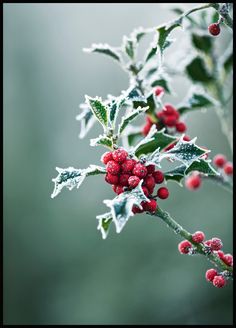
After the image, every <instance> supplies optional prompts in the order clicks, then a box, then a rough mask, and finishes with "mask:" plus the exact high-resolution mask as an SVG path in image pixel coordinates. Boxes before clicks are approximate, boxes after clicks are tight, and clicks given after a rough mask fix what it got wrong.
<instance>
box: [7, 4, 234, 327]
mask: <svg viewBox="0 0 236 328" xmlns="http://www.w3.org/2000/svg"><path fill="white" fill-rule="evenodd" d="M193 5H196V4H188V5H187V4H185V7H189V6H193ZM173 6H176V4H175V5H173V4H4V323H5V324H18V325H19V324H25V325H29V324H35V325H37V324H42V325H44V324H159V325H160V324H170V325H173V324H179V325H181V324H183V325H185V324H190V325H195V324H209V325H219V324H232V283H229V285H228V286H227V287H226V288H224V289H222V290H221V289H217V288H213V287H212V286H211V285H210V284H208V283H207V282H206V281H205V278H204V274H205V271H206V270H207V269H208V268H209V267H211V265H210V263H208V262H207V261H206V259H205V258H202V257H197V256H196V257H186V256H181V255H180V254H179V253H178V250H177V244H178V242H179V241H180V239H179V238H178V237H177V236H176V235H174V234H173V233H172V232H171V231H169V229H168V228H167V227H166V226H165V224H163V222H160V221H158V219H156V218H152V217H149V216H148V217H147V216H145V215H137V216H135V217H133V218H132V219H131V220H130V221H129V223H128V224H127V226H126V227H125V229H124V230H123V232H122V233H121V234H118V235H117V234H116V233H115V231H114V229H112V231H111V232H110V234H109V237H108V239H107V240H105V241H104V240H102V238H101V235H100V232H99V231H97V229H96V226H97V220H96V218H95V217H96V215H97V214H101V213H104V212H105V211H106V207H105V205H104V204H103V202H102V201H103V199H111V198H112V197H113V196H114V194H113V192H112V191H111V188H110V186H109V185H107V184H106V183H104V181H103V177H101V176H98V177H93V178H88V179H87V180H86V182H85V183H84V184H83V185H82V187H81V189H80V190H79V191H77V190H73V191H71V192H69V191H68V190H67V189H66V190H63V192H62V193H61V194H60V195H59V196H58V197H57V198H56V199H54V200H52V199H51V198H50V194H51V192H52V190H53V183H52V181H51V179H52V178H53V177H55V176H56V175H57V173H56V171H55V166H59V167H67V166H74V167H80V168H85V167H87V166H88V165H89V164H90V163H93V164H99V159H100V156H101V154H102V153H103V149H102V148H101V149H100V148H99V147H97V148H91V147H89V138H92V137H96V136H98V134H99V133H100V132H101V130H100V127H99V126H98V125H96V127H95V128H94V129H93V130H92V131H91V132H90V133H89V135H88V138H85V139H84V140H80V139H78V134H79V123H78V122H77V121H76V120H75V116H76V115H77V114H78V113H79V108H78V105H79V103H81V102H83V101H84V94H88V95H90V96H95V95H99V96H102V97H104V98H105V97H106V95H107V94H108V93H110V94H113V95H119V94H120V91H121V90H123V89H126V88H127V86H128V78H127V76H126V75H125V73H124V72H123V71H122V70H121V69H120V68H119V67H118V65H116V64H115V63H113V62H112V60H110V59H109V58H106V57H105V56H102V55H97V54H92V55H89V54H86V53H83V52H82V48H83V47H88V46H90V44H91V43H93V42H97V43H98V42H103V43H106V42H107V43H109V44H111V45H113V46H118V45H120V43H121V40H122V36H123V35H124V34H129V33H130V32H131V31H132V30H133V28H135V27H139V26H144V27H151V26H155V25H158V24H160V23H163V22H165V21H167V20H169V19H171V18H174V14H173V13H172V12H171V11H170V9H171V8H173ZM175 35H177V37H178V38H180V39H181V40H182V41H181V42H182V43H181V44H182V45H183V46H184V45H185V46H186V49H187V47H189V46H188V44H187V41H186V34H185V33H184V32H183V31H181V30H180V31H177V32H176V33H175ZM228 37H229V33H227V32H226V31H223V33H222V35H221V36H220V37H219V38H218V39H217V40H216V41H215V42H222V43H224V42H226V41H227V38H228ZM220 40H221V41H220ZM149 41H150V40H149ZM184 42H185V43H184ZM146 45H147V44H146ZM178 45H179V43H178V42H177V43H175V44H173V45H172V46H171V47H170V48H169V50H167V56H169V58H170V60H175V56H176V55H175V51H178ZM144 46H145V42H144ZM176 54H177V52H176ZM172 86H173V88H174V89H175V91H176V95H175V96H171V97H170V96H166V98H165V100H166V101H171V102H172V103H173V104H175V103H177V102H179V101H180V100H182V98H183V97H184V95H185V94H186V93H187V90H188V87H189V82H188V81H186V80H185V79H184V78H181V77H178V78H174V79H173V81H172ZM187 124H188V126H189V130H188V134H190V135H191V137H194V136H198V144H199V145H204V146H206V147H208V148H209V149H212V155H215V154H216V153H219V152H222V153H225V154H226V155H227V156H228V157H229V159H231V153H230V149H229V146H228V143H227V140H226V138H225V137H224V135H223V134H222V132H221V128H220V124H219V121H218V118H217V116H216V114H215V112H214V111H213V110H209V111H208V112H206V113H204V114H203V113H194V114H192V115H191V116H189V117H187ZM169 188H170V192H171V194H170V197H169V199H168V200H166V201H164V202H162V201H160V204H161V206H162V207H163V208H164V209H166V210H168V211H169V212H170V213H171V214H172V216H173V217H175V218H176V219H177V221H179V222H180V224H182V225H184V226H185V227H186V228H187V229H188V230H190V231H196V230H203V231H204V232H205V234H206V236H207V238H211V237H213V236H217V237H221V238H222V240H223V242H224V250H225V251H226V252H232V196H231V194H230V193H228V192H227V191H225V190H224V189H222V188H221V187H219V186H216V185H214V184H213V183H211V182H208V181H205V182H204V183H203V185H202V187H201V189H200V190H198V191H196V192H189V191H187V190H186V189H185V188H180V187H179V186H178V185H177V184H174V183H171V182H170V183H169ZM112 228H113V227H112Z"/></svg>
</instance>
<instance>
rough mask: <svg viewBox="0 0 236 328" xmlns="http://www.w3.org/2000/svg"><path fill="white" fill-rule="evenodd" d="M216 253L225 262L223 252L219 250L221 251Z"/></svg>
mask: <svg viewBox="0 0 236 328" xmlns="http://www.w3.org/2000/svg"><path fill="white" fill-rule="evenodd" d="M215 253H216V254H217V256H218V257H219V258H220V259H221V260H223V258H224V256H225V253H224V252H223V251H221V250H219V251H216V252H215Z"/></svg>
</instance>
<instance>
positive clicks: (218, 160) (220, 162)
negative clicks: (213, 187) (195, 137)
mask: <svg viewBox="0 0 236 328" xmlns="http://www.w3.org/2000/svg"><path fill="white" fill-rule="evenodd" d="M226 161H227V160H226V157H225V156H224V155H222V154H217V155H216V156H215V157H214V158H213V163H214V164H215V165H216V166H218V167H223V166H224V165H225V163H226Z"/></svg>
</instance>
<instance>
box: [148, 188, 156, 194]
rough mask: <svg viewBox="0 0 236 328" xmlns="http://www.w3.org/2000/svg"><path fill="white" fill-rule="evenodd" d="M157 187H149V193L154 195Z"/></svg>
mask: <svg viewBox="0 0 236 328" xmlns="http://www.w3.org/2000/svg"><path fill="white" fill-rule="evenodd" d="M154 189H155V186H154V187H153V188H149V189H148V191H149V195H152V194H153V191H154Z"/></svg>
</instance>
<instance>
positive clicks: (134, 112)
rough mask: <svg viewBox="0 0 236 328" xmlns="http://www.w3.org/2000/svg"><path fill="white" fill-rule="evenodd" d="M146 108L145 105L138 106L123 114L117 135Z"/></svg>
mask: <svg viewBox="0 0 236 328" xmlns="http://www.w3.org/2000/svg"><path fill="white" fill-rule="evenodd" d="M147 109H148V106H147V107H138V108H136V109H134V110H132V111H131V112H130V113H128V114H127V115H125V116H123V117H122V119H121V123H120V125H119V127H118V135H121V133H122V132H123V131H124V129H125V128H126V127H127V126H128V125H129V124H130V123H131V122H132V121H133V120H134V119H135V118H136V117H137V116H139V115H140V114H142V113H144V112H146V110H147Z"/></svg>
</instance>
